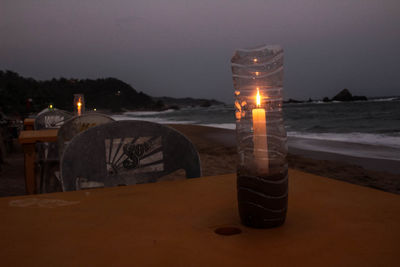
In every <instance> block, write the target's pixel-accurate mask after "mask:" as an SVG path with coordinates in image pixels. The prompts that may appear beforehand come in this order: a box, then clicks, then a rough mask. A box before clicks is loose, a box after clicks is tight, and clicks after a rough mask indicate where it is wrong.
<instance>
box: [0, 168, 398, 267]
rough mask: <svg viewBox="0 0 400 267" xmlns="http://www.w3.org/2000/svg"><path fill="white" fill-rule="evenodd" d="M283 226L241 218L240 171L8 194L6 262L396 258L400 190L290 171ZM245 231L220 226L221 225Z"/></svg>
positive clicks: (336, 262)
mask: <svg viewBox="0 0 400 267" xmlns="http://www.w3.org/2000/svg"><path fill="white" fill-rule="evenodd" d="M289 179H290V185H289V211H288V217H287V221H286V223H285V225H284V226H282V227H279V228H275V229H263V230H259V229H250V228H246V227H243V226H241V225H240V222H239V219H238V214H237V204H236V185H235V180H236V179H235V175H234V174H228V175H221V176H214V177H206V178H198V179H190V180H183V181H174V182H160V183H155V184H145V185H136V186H126V187H116V188H106V189H95V190H85V191H76V192H68V193H54V194H46V195H32V196H25V197H9V198H0V215H1V218H2V219H1V220H0V228H1V229H2V231H1V238H0V259H1V263H2V266H92V265H95V266H121V265H129V266H148V265H153V266H223V265H224V266H225V265H226V266H278V265H279V266H398V264H399V255H400V245H399V242H400V241H399V240H400V196H399V195H394V194H390V193H385V192H382V191H378V190H374V189H370V188H365V187H361V186H357V185H352V184H348V183H344V182H340V181H336V180H332V179H328V178H324V177H319V176H315V175H311V174H306V173H303V172H299V171H294V170H290V172H289ZM224 226H234V227H238V228H240V229H241V230H242V233H241V234H237V235H232V236H221V235H217V234H215V233H214V230H215V229H216V228H218V227H224Z"/></svg>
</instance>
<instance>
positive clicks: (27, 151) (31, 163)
mask: <svg viewBox="0 0 400 267" xmlns="http://www.w3.org/2000/svg"><path fill="white" fill-rule="evenodd" d="M22 148H23V150H24V162H25V188H26V193H27V194H28V195H30V194H35V193H36V178H35V156H36V152H35V143H30V144H23V145H22Z"/></svg>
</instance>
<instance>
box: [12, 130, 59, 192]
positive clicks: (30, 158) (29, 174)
mask: <svg viewBox="0 0 400 267" xmlns="http://www.w3.org/2000/svg"><path fill="white" fill-rule="evenodd" d="M57 133H58V129H46V130H38V131H21V132H20V134H19V138H18V141H19V143H20V144H21V145H22V148H23V150H24V159H25V187H26V193H27V194H36V176H35V157H36V151H35V144H36V142H56V141H57Z"/></svg>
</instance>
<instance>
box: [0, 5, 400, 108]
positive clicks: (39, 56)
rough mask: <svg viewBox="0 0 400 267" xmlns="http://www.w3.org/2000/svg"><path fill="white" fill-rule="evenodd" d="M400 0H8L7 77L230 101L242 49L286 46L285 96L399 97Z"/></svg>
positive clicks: (0, 40) (3, 14)
mask: <svg viewBox="0 0 400 267" xmlns="http://www.w3.org/2000/svg"><path fill="white" fill-rule="evenodd" d="M399 14H400V1H399V0H379V1H378V0H335V1H332V0H276V1H272V0H247V1H241V0H196V1H195V0H187V1H184V0H168V1H166V0H136V1H135V0H113V1H111V0H109V1H103V0H65V1H60V0H58V1H57V0H0V70H5V69H9V70H13V71H16V72H18V73H20V74H21V75H23V76H28V77H33V78H35V79H41V80H44V79H51V78H53V77H56V78H59V77H66V78H70V77H73V78H101V77H116V78H119V79H121V80H123V81H125V82H127V83H129V84H131V85H132V86H133V87H134V88H135V89H137V90H138V91H143V92H145V93H147V94H150V95H152V96H174V97H186V96H190V97H202V98H215V99H218V100H222V101H225V102H227V103H230V102H231V101H232V100H233V87H232V77H231V69H230V58H231V56H232V54H233V52H234V50H235V49H236V48H246V47H254V46H257V45H260V44H280V45H281V46H283V48H284V50H285V66H284V68H285V80H284V91H285V98H286V99H287V98H300V99H308V97H312V98H322V97H324V96H328V97H332V96H333V95H335V94H336V93H337V92H338V91H339V90H341V89H343V88H345V87H347V88H349V89H350V91H351V92H352V93H353V94H357V95H367V96H380V95H400V50H399V49H400V15H399Z"/></svg>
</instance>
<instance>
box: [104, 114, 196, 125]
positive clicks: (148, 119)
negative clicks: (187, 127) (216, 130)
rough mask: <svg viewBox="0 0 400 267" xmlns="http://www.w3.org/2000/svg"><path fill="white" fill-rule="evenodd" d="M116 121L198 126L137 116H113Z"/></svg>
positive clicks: (189, 122)
mask: <svg viewBox="0 0 400 267" xmlns="http://www.w3.org/2000/svg"><path fill="white" fill-rule="evenodd" d="M111 117H112V118H113V119H114V120H116V121H122V120H137V121H150V122H156V123H160V124H196V123H197V122H196V121H178V120H167V119H162V118H157V117H135V116H131V115H129V116H127V115H113V116H111Z"/></svg>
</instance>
